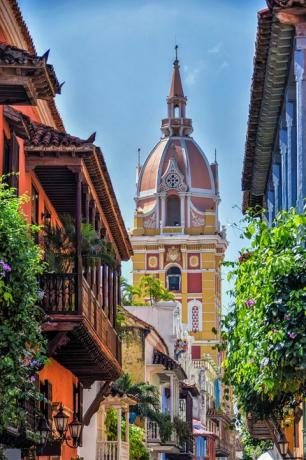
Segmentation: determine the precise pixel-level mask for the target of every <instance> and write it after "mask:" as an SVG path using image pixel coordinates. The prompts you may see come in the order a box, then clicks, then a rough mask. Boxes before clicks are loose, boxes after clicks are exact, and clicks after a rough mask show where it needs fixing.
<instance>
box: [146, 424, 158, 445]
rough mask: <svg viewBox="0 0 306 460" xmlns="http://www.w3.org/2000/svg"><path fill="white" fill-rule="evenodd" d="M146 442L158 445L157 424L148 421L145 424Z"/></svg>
mask: <svg viewBox="0 0 306 460" xmlns="http://www.w3.org/2000/svg"><path fill="white" fill-rule="evenodd" d="M147 442H152V443H160V442H161V441H160V434H159V426H158V423H157V422H154V421H152V420H148V422H147Z"/></svg>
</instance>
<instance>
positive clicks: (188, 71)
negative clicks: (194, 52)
mask: <svg viewBox="0 0 306 460" xmlns="http://www.w3.org/2000/svg"><path fill="white" fill-rule="evenodd" d="M204 67H205V62H204V61H200V62H199V63H198V64H197V65H196V66H195V67H193V68H190V67H188V66H187V65H185V66H184V68H183V69H184V72H185V78H184V80H185V82H186V85H187V86H193V85H194V84H195V83H196V81H197V79H198V76H199V74H200V73H201V71H202V70H203V69H204Z"/></svg>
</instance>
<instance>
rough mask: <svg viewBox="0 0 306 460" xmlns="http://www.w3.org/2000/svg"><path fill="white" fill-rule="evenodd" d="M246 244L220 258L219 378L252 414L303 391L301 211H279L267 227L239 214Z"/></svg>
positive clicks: (305, 274) (268, 411)
mask: <svg viewBox="0 0 306 460" xmlns="http://www.w3.org/2000/svg"><path fill="white" fill-rule="evenodd" d="M247 224H248V225H247V227H246V230H245V234H244V236H245V237H246V238H247V239H249V240H250V245H249V248H248V249H247V250H246V251H245V252H244V253H243V254H242V255H241V257H240V259H239V261H237V262H235V263H228V265H230V267H231V273H230V275H229V277H230V279H233V280H234V289H233V290H232V295H233V297H234V306H233V308H232V310H231V311H230V312H229V313H228V315H227V316H226V317H225V320H224V324H223V325H224V328H223V333H222V338H223V345H222V346H221V348H223V349H224V348H226V349H227V357H226V359H225V362H224V367H225V382H226V383H228V384H229V385H232V387H233V389H234V393H235V395H236V397H237V400H238V404H239V406H240V407H241V408H242V409H243V411H244V412H249V411H250V412H252V413H253V415H254V416H255V417H257V418H264V417H267V416H271V415H275V416H276V417H282V416H283V411H284V410H285V411H286V410H287V409H288V408H290V407H294V406H295V405H297V404H299V403H300V402H301V400H302V399H303V397H305V374H306V360H305V356H306V337H305V330H306V309H305V305H306V288H305V286H306V249H305V246H306V236H305V229H306V216H305V214H304V215H298V214H296V212H295V210H290V211H289V212H285V211H283V212H281V213H279V214H278V216H277V217H276V219H275V221H274V224H273V226H272V227H269V226H268V224H267V223H266V222H265V221H260V220H259V219H255V218H252V217H250V216H248V217H247Z"/></svg>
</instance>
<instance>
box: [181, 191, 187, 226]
mask: <svg viewBox="0 0 306 460" xmlns="http://www.w3.org/2000/svg"><path fill="white" fill-rule="evenodd" d="M185 196H186V193H180V200H181V227H182V230H183V231H184V228H185Z"/></svg>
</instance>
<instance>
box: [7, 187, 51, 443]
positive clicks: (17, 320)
mask: <svg viewBox="0 0 306 460" xmlns="http://www.w3.org/2000/svg"><path fill="white" fill-rule="evenodd" d="M25 201H26V199H25V197H22V198H18V197H16V196H15V191H14V190H13V189H10V188H9V187H8V186H7V185H6V184H4V183H3V181H2V180H0V375H1V379H0V434H1V433H2V432H3V430H5V429H6V428H7V427H8V426H16V427H20V426H23V427H24V426H25V411H24V409H23V404H24V403H25V402H26V401H35V400H39V399H41V395H40V394H39V392H38V391H37V390H36V388H35V385H34V381H35V377H34V376H35V374H36V372H37V371H38V370H39V369H40V368H41V367H42V366H43V365H44V363H45V360H46V358H45V346H46V343H45V340H44V338H43V336H42V332H41V327H40V323H41V320H42V314H41V311H40V309H39V308H38V306H37V304H38V301H39V297H40V292H39V289H38V283H37V277H38V276H39V275H40V274H41V272H42V269H43V267H42V264H41V253H40V249H39V247H38V246H37V245H36V244H35V243H34V241H33V239H32V238H31V237H30V235H31V234H33V233H35V232H37V231H38V228H37V227H33V226H29V225H28V224H27V222H26V219H25V217H24V215H23V214H22V213H21V210H20V206H21V205H22V203H24V202H25Z"/></svg>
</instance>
